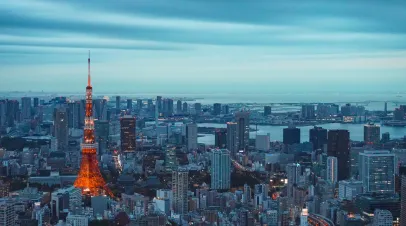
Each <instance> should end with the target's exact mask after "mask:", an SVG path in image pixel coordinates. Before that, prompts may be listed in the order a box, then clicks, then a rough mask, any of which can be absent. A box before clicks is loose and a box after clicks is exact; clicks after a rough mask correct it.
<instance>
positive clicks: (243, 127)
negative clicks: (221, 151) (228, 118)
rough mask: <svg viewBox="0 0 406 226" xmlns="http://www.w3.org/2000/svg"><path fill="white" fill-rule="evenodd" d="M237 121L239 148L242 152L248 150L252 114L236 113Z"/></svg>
mask: <svg viewBox="0 0 406 226" xmlns="http://www.w3.org/2000/svg"><path fill="white" fill-rule="evenodd" d="M235 121H236V123H237V126H238V129H237V137H238V148H239V149H240V150H246V149H248V145H249V135H250V113H249V112H237V113H235Z"/></svg>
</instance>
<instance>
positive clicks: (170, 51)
mask: <svg viewBox="0 0 406 226" xmlns="http://www.w3.org/2000/svg"><path fill="white" fill-rule="evenodd" d="M405 12H406V1H404V0H403V1H401V0H399V1H396V0H394V1H378V0H372V1H371V0H368V1H357V0H355V1H347V0H340V1H338V0H337V1H325V0H320V1H319V0H306V1H286V0H283V1H272V0H232V1H231V0H120V1H107V0H105V1H99V0H87V1H83V0H70V1H55V0H38V1H37V0H18V1H15V0H2V1H0V29H1V30H0V31H1V32H0V91H13V90H18V91H26V90H35V91H39V90H44V91H60V92H66V91H73V92H81V91H83V87H84V86H85V85H86V74H87V65H86V64H87V51H88V50H91V52H92V75H93V85H94V87H95V90H96V91H98V92H119V91H124V92H134V93H137V92H140V93H146V92H155V93H157V92H162V93H170V92H176V93H191V92H192V93H193V92H197V93H213V92H237V93H255V92H259V93H271V92H286V91H288V92H294V91H296V90H297V91H301V92H302V91H305V92H306V91H314V90H319V91H323V92H324V91H333V92H348V91H350V92H362V91H365V92H376V91H382V92H387V91H396V92H403V91H404V84H405V82H406V22H405V21H406V13H405Z"/></svg>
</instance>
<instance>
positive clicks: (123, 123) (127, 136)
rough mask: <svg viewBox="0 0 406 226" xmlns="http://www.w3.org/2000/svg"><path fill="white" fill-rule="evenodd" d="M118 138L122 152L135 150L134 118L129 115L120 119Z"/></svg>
mask: <svg viewBox="0 0 406 226" xmlns="http://www.w3.org/2000/svg"><path fill="white" fill-rule="evenodd" d="M120 128H121V132H120V139H121V151H122V152H135V150H136V142H137V141H136V120H135V117H133V116H131V115H125V116H124V117H122V118H121V119H120Z"/></svg>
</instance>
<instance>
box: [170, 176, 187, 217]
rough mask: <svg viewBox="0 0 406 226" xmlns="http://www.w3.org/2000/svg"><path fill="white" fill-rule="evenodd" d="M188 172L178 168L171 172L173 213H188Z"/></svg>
mask: <svg viewBox="0 0 406 226" xmlns="http://www.w3.org/2000/svg"><path fill="white" fill-rule="evenodd" d="M188 189H189V172H188V171H187V170H184V169H179V170H176V171H173V172H172V195H173V200H172V208H173V211H174V213H176V214H180V215H185V214H187V213H188V196H187V192H188Z"/></svg>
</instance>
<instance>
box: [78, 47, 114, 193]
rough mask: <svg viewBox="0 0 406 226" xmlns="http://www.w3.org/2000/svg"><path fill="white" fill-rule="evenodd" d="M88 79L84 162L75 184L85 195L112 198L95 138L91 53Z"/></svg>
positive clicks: (83, 150)
mask: <svg viewBox="0 0 406 226" xmlns="http://www.w3.org/2000/svg"><path fill="white" fill-rule="evenodd" d="M87 62H88V75H87V76H88V77H87V87H86V114H85V128H84V138H83V142H82V145H81V146H82V162H81V164H80V171H79V175H78V177H77V179H76V181H75V183H74V186H75V187H76V188H80V189H82V193H83V194H84V195H91V196H97V195H102V194H108V195H110V196H112V193H111V191H110V189H108V187H107V186H106V182H105V181H104V179H103V177H102V175H101V173H100V169H99V162H98V161H97V156H96V143H95V137H94V120H93V106H92V105H93V103H92V85H91V83H90V51H89V58H88V61H87Z"/></svg>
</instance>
